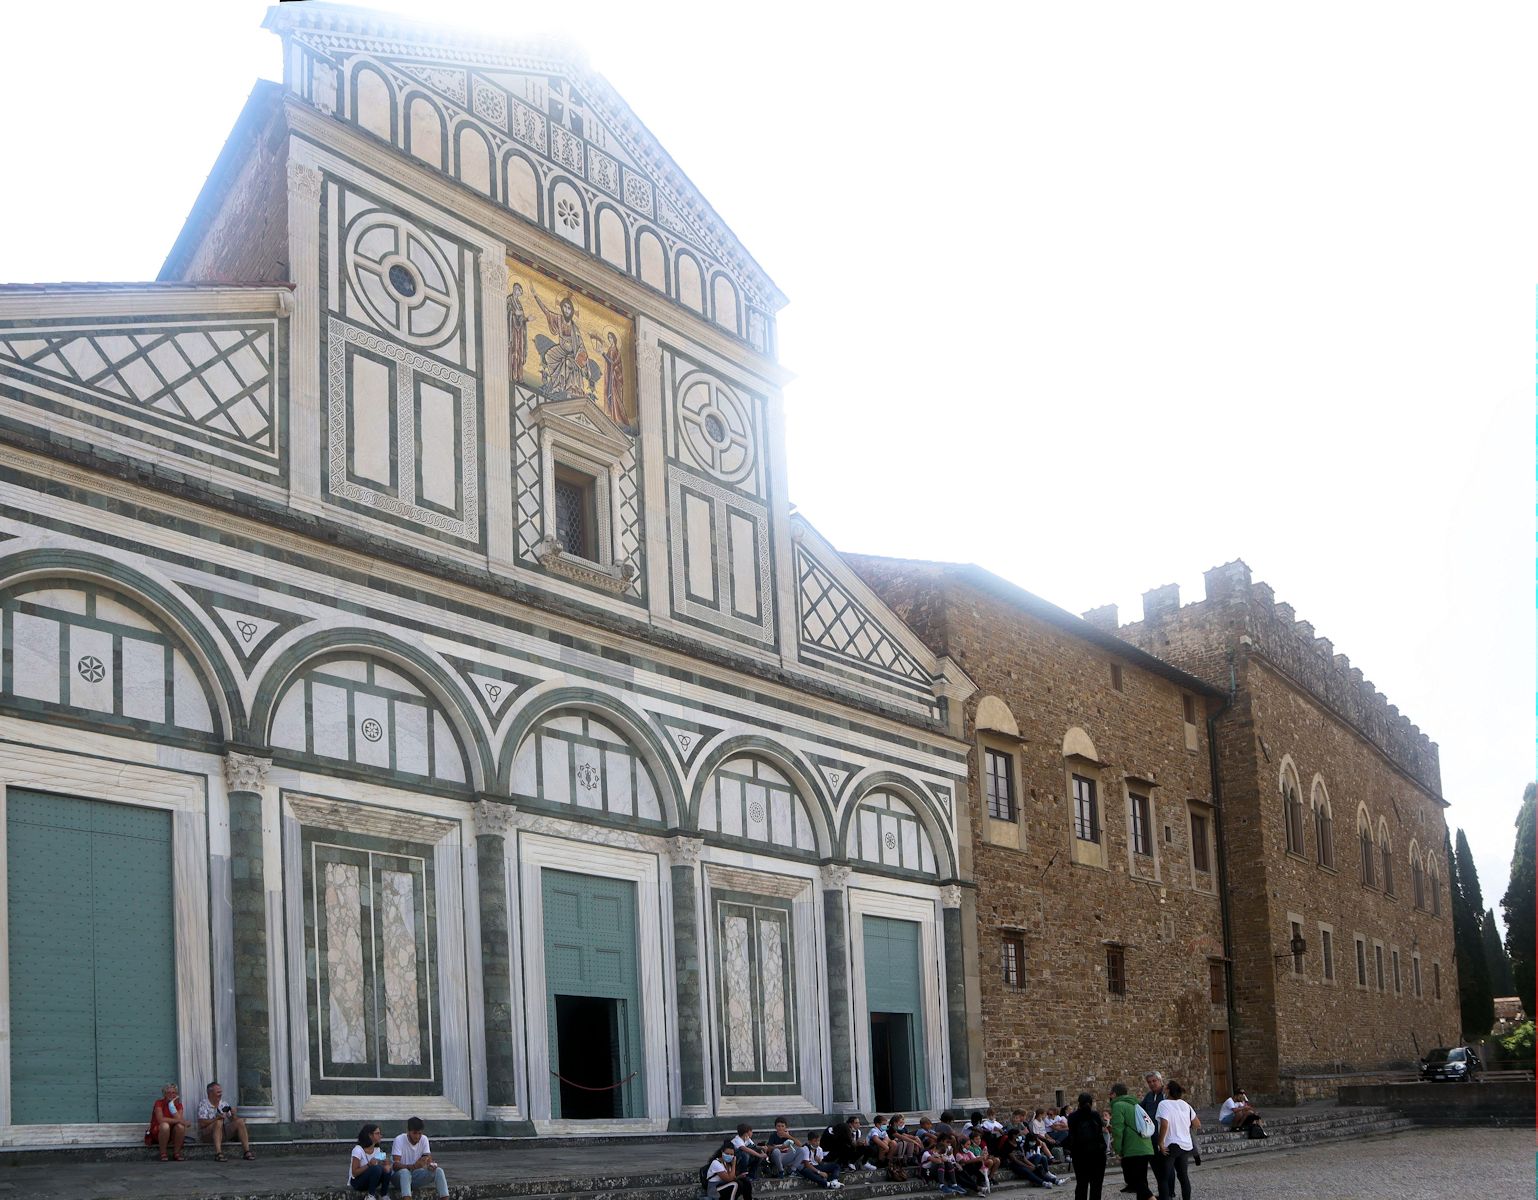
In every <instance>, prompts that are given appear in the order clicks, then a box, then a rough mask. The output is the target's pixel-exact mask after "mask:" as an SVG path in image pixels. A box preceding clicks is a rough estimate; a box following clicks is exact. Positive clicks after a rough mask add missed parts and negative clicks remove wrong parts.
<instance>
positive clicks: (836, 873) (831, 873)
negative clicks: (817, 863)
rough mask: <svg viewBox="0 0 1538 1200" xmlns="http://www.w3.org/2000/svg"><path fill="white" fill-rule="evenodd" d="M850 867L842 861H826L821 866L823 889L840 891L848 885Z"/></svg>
mask: <svg viewBox="0 0 1538 1200" xmlns="http://www.w3.org/2000/svg"><path fill="white" fill-rule="evenodd" d="M850 873H851V871H850V868H849V867H846V866H844V865H843V864H842V863H828V864H827V865H826V866H824V867H823V868H822V886H823V890H824V891H829V892H835V891H836V892H841V891H843V890H844V889H845V888H847V887H848V886H849V876H850Z"/></svg>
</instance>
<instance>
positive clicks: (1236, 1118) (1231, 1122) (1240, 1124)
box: [1218, 1088, 1268, 1138]
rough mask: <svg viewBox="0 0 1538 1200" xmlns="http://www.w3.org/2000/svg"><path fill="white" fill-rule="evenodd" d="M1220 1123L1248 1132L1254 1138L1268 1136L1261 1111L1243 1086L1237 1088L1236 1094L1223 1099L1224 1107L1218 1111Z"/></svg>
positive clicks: (1224, 1126) (1223, 1125) (1235, 1131)
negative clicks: (1251, 1100) (1261, 1117)
mask: <svg viewBox="0 0 1538 1200" xmlns="http://www.w3.org/2000/svg"><path fill="white" fill-rule="evenodd" d="M1218 1124H1219V1125H1221V1126H1222V1127H1223V1128H1224V1129H1228V1130H1231V1131H1232V1132H1234V1133H1247V1134H1249V1136H1250V1137H1252V1138H1263V1137H1266V1136H1268V1135H1267V1133H1266V1130H1265V1124H1264V1122H1262V1121H1261V1119H1260V1113H1258V1112H1257V1111H1256V1110H1255V1106H1254V1105H1253V1104H1251V1103H1250V1098H1249V1097H1248V1096H1247V1095H1245V1094H1244V1089H1243V1088H1235V1089H1234V1094H1233V1095H1232V1096H1230V1097H1229V1098H1228V1099H1227V1100H1225V1101H1223V1108H1222V1110H1221V1111H1220V1112H1219V1113H1218Z"/></svg>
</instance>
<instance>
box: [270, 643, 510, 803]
mask: <svg viewBox="0 0 1538 1200" xmlns="http://www.w3.org/2000/svg"><path fill="white" fill-rule="evenodd" d="M346 650H356V651H358V652H359V653H360V654H365V655H369V656H371V657H374V658H378V659H380V660H382V661H383V662H386V663H388V664H390V665H392V666H395V667H398V668H400V670H401V671H403V672H404V673H405V674H406V675H408V676H410V677H411V678H412V679H414V680H415V681H416V682H417V683H419V684H421V685H422V687H423V688H424V689H425V690H426V692H427V693H428V695H430V696H431V697H432V698H433V699H434V700H436V701H437V702H438V704H439V705H440V706H441V707H442V709H443V714H444V716H445V717H447V718H448V721H449V725H450V726H451V727H452V729H453V731H454V735H455V736H456V737H457V738H458V739H459V744H460V748H461V749H462V750H463V751H464V752H465V762H466V764H467V765H468V767H469V773H470V779H469V786H470V787H471V788H472V789H474V790H475V791H484V790H486V785H487V782H488V781H489V780H490V779H492V778H493V772H492V766H491V752H490V748H489V747H488V746H487V744H486V739H485V738H484V737H482V736H481V731H480V726H479V724H478V722H477V719H476V715H475V710H474V709H472V708H471V707H470V705H469V704H468V703H467V702H466V699H465V696H464V693H463V692H462V691H461V690H460V687H459V684H458V682H457V680H456V679H455V677H454V675H453V674H452V672H450V670H449V668H448V667H446V666H444V665H443V664H442V663H441V662H439V661H438V659H437V658H436V657H435V656H434V655H433V654H432V652H431V651H429V650H426V649H423V648H421V647H418V646H413V645H412V644H411V643H410V642H406V641H402V640H401V639H400V638H398V637H392V636H390V635H388V634H385V633H381V632H379V631H378V630H374V629H360V628H356V627H343V628H340V629H323V630H320V631H318V632H316V633H312V634H309V635H307V636H305V637H302V638H300V639H299V640H298V641H296V642H294V643H293V644H292V645H291V646H289V647H288V649H287V650H285V651H283V653H282V654H280V655H279V656H278V658H277V660H276V661H274V662H273V663H272V664H271V665H270V666H268V668H267V669H266V671H264V672H263V673H262V677H261V680H260V682H259V683H258V685H257V690H256V700H255V703H254V704H253V705H252V706H251V721H250V730H251V732H252V734H253V735H254V737H255V738H256V739H258V740H259V742H260V744H262V745H266V744H267V743H268V739H269V737H270V736H271V731H272V719H273V714H274V712H275V710H276V707H277V703H278V699H279V698H280V697H281V696H282V695H283V693H284V692H285V691H286V690H287V688H288V684H289V682H290V681H291V680H292V679H293V678H294V676H295V675H297V674H298V673H299V671H300V670H301V669H302V668H303V667H305V666H306V665H307V664H309V663H310V662H313V661H314V660H316V659H319V658H321V657H329V656H332V655H335V654H337V653H340V652H342V651H346Z"/></svg>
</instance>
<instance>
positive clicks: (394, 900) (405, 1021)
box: [379, 871, 422, 1067]
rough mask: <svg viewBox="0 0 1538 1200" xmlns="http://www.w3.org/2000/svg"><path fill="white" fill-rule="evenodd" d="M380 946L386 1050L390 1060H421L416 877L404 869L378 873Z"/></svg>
mask: <svg viewBox="0 0 1538 1200" xmlns="http://www.w3.org/2000/svg"><path fill="white" fill-rule="evenodd" d="M379 883H380V891H381V893H382V896H381V900H382V904H381V906H380V926H381V933H382V937H383V942H384V945H383V946H382V947H380V949H381V952H382V955H381V957H382V960H383V967H384V993H385V1054H386V1057H387V1060H388V1061H389V1062H391V1063H398V1064H401V1065H404V1066H413V1067H415V1066H420V1065H421V1063H422V1031H421V1012H420V1009H419V1007H418V1004H417V921H416V904H415V900H416V897H415V892H414V889H415V881H414V880H413V879H412V877H411V876H410V875H409V874H407V873H406V872H405V871H381V872H380V874H379Z"/></svg>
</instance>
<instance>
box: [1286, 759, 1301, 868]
mask: <svg viewBox="0 0 1538 1200" xmlns="http://www.w3.org/2000/svg"><path fill="white" fill-rule="evenodd" d="M1282 818H1283V824H1284V826H1285V827H1286V833H1287V853H1289V854H1302V853H1303V843H1304V834H1303V796H1302V793H1301V792H1300V791H1299V789H1298V776H1297V773H1296V772H1295V771H1294V770H1293V769H1292V764H1291V763H1290V762H1288V763H1284V764H1283V765H1282Z"/></svg>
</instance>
